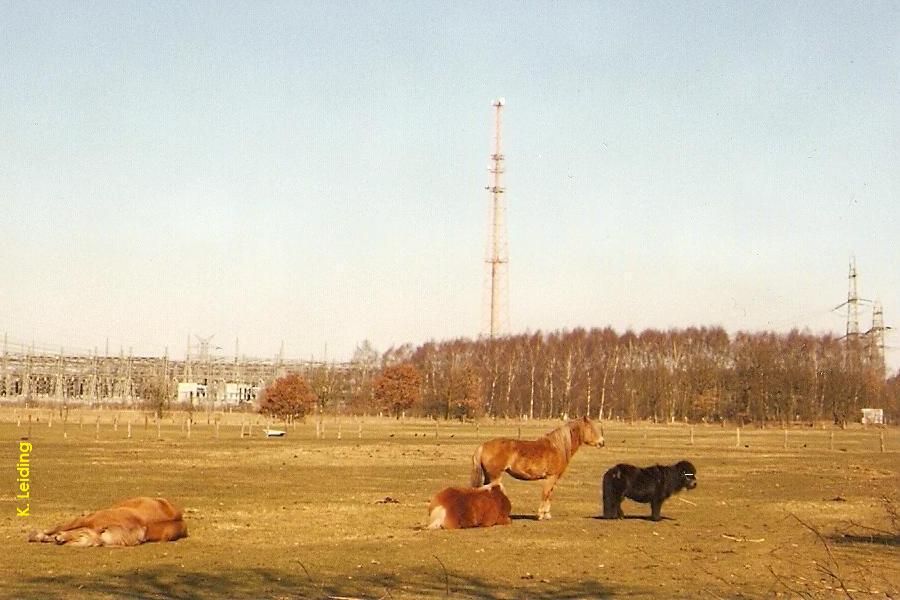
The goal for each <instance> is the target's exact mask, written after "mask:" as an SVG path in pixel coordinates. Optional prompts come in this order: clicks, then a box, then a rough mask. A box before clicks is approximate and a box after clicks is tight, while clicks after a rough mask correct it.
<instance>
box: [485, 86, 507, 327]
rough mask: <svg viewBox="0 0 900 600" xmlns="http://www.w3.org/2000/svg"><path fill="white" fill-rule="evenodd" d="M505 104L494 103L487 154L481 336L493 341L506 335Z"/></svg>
mask: <svg viewBox="0 0 900 600" xmlns="http://www.w3.org/2000/svg"><path fill="white" fill-rule="evenodd" d="M505 104H506V101H505V100H504V99H503V98H499V99H497V100H494V101H493V102H492V103H491V105H492V106H493V107H494V152H493V154H491V167H490V168H489V169H488V171H490V173H491V185H489V186H487V188H486V189H487V190H488V191H489V192H490V193H491V206H490V211H491V212H490V232H489V236H488V247H487V253H486V254H487V258H486V259H485V267H486V269H485V271H486V276H485V293H484V295H485V297H486V299H487V302H486V304H487V310H486V312H487V315H486V318H485V321H486V323H485V324H484V325H485V326H484V330H485V333H486V334H487V335H488V336H489V337H490V338H491V339H494V338H496V337H498V336H500V335H503V334H505V333H507V332H508V331H509V316H508V314H509V253H508V248H507V243H506V202H505V200H504V195H503V193H504V191H505V189H504V187H503V171H504V168H503V160H504V157H503V152H502V144H501V140H502V136H501V133H500V132H501V125H502V114H503V106H504V105H505Z"/></svg>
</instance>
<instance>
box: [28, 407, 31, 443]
mask: <svg viewBox="0 0 900 600" xmlns="http://www.w3.org/2000/svg"><path fill="white" fill-rule="evenodd" d="M28 437H29V438H31V413H28Z"/></svg>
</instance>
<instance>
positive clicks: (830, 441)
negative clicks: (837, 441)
mask: <svg viewBox="0 0 900 600" xmlns="http://www.w3.org/2000/svg"><path fill="white" fill-rule="evenodd" d="M828 449H829V450H834V432H833V431H832V432H829V434H828Z"/></svg>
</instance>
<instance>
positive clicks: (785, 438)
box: [784, 427, 788, 450]
mask: <svg viewBox="0 0 900 600" xmlns="http://www.w3.org/2000/svg"><path fill="white" fill-rule="evenodd" d="M787 447H788V442H787V427H785V428H784V449H785V450H787Z"/></svg>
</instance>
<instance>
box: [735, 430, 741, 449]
mask: <svg viewBox="0 0 900 600" xmlns="http://www.w3.org/2000/svg"><path fill="white" fill-rule="evenodd" d="M735 431H736V432H737V436H736V440H737V441H735V443H734V446H735V447H736V448H740V447H741V428H740V427H738V428H737V429H736V430H735Z"/></svg>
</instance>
